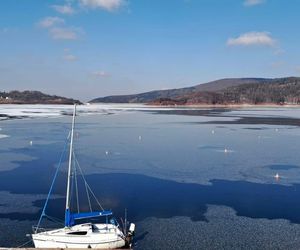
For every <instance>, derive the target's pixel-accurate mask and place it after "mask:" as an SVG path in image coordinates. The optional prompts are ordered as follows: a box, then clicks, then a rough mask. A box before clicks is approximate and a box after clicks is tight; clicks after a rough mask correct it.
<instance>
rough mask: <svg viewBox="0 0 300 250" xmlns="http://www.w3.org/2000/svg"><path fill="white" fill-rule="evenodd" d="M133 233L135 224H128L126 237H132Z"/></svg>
mask: <svg viewBox="0 0 300 250" xmlns="http://www.w3.org/2000/svg"><path fill="white" fill-rule="evenodd" d="M134 231H135V224H134V223H130V226H129V229H128V236H131V237H132V236H134Z"/></svg>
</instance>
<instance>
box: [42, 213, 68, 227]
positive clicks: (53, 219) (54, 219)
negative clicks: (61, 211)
mask: <svg viewBox="0 0 300 250" xmlns="http://www.w3.org/2000/svg"><path fill="white" fill-rule="evenodd" d="M45 217H46V218H48V219H49V220H50V221H53V222H55V223H57V224H60V225H64V222H63V221H61V220H60V219H57V218H54V217H51V216H49V215H46V216H45Z"/></svg>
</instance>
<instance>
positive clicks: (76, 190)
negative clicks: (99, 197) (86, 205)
mask: <svg viewBox="0 0 300 250" xmlns="http://www.w3.org/2000/svg"><path fill="white" fill-rule="evenodd" d="M73 157H74V159H75V153H74V151H73ZM75 163H76V162H75V161H74V166H73V168H74V178H75V192H76V202H77V212H78V213H79V212H80V211H79V195H78V183H77V173H76V164H75Z"/></svg>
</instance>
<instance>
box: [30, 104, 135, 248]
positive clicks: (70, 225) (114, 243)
mask: <svg viewBox="0 0 300 250" xmlns="http://www.w3.org/2000/svg"><path fill="white" fill-rule="evenodd" d="M75 116H76V105H74V112H73V119H72V129H71V133H70V136H69V137H70V139H69V138H68V143H69V144H70V149H69V164H68V178H67V191H66V208H65V221H64V224H65V226H64V227H63V228H58V229H51V230H50V229H49V230H45V229H42V228H40V224H41V220H42V218H44V217H47V215H46V213H45V211H46V207H47V203H48V201H49V197H50V195H51V192H52V189H53V185H54V182H55V179H56V176H57V173H58V171H59V167H58V168H57V170H56V173H55V176H54V179H53V181H52V185H51V188H50V191H49V193H48V197H47V200H46V202H45V205H44V208H43V211H42V214H41V217H40V219H39V222H38V225H37V226H36V227H34V228H33V230H34V233H33V234H32V235H31V236H32V240H33V243H34V246H35V247H36V248H98V249H113V248H123V247H131V244H132V238H133V235H134V231H135V224H133V223H131V224H130V226H129V229H128V230H127V227H128V226H127V219H126V217H125V223H124V225H123V230H122V229H121V228H120V226H119V224H118V223H117V221H116V220H115V219H110V220H109V217H110V216H111V215H112V211H110V210H104V209H103V208H102V206H101V205H100V203H99V202H98V200H97V198H96V196H95V195H94V193H93V191H92V190H91V188H90V186H89V185H88V183H87V182H86V180H85V178H84V175H83V173H82V170H81V168H80V166H79V163H78V161H77V159H76V158H75V154H74V151H73V138H74V125H75ZM69 141H70V142H69ZM68 143H67V144H68ZM67 144H66V145H67ZM61 160H62V156H61ZM61 160H60V163H61ZM74 163H77V164H78V166H76V165H75V164H74ZM60 165H61V164H59V166H60ZM77 168H79V170H76V169H77ZM77 171H79V172H80V173H81V174H82V177H83V179H84V185H85V188H86V192H87V197H88V203H89V207H90V211H89V212H80V211H79V199H78V189H77V191H76V195H77V208H78V210H77V212H76V213H75V212H72V211H71V192H72V190H73V188H74V186H75V188H77V185H78V184H77V179H76V177H74V176H76V173H77ZM74 182H75V184H74ZM89 194H91V195H92V197H93V198H94V199H96V201H97V203H98V205H99V207H100V208H101V210H99V211H92V207H91V201H90V197H89ZM95 217H104V218H105V223H91V222H89V223H82V224H76V222H77V221H80V220H85V221H86V220H88V219H91V218H95Z"/></svg>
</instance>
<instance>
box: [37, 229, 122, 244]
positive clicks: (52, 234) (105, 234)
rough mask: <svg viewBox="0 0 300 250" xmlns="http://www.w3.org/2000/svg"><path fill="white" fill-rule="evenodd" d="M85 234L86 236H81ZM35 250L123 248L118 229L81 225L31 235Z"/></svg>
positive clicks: (120, 233)
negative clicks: (55, 249) (45, 249)
mask: <svg viewBox="0 0 300 250" xmlns="http://www.w3.org/2000/svg"><path fill="white" fill-rule="evenodd" d="M84 232H86V234H84V235H83V234H81V233H84ZM32 239H33V242H34V246H35V247H36V248H99V249H113V248H121V247H124V246H125V243H126V242H125V238H124V235H123V233H122V232H121V231H120V229H119V228H118V227H116V226H114V225H111V224H94V225H92V224H82V225H76V226H73V227H71V228H62V229H56V230H51V231H46V232H41V233H36V234H33V235H32Z"/></svg>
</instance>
